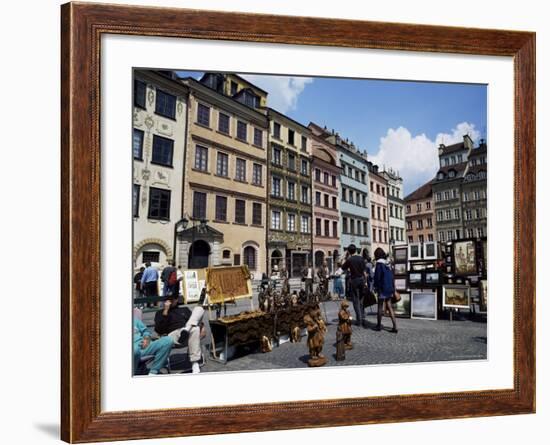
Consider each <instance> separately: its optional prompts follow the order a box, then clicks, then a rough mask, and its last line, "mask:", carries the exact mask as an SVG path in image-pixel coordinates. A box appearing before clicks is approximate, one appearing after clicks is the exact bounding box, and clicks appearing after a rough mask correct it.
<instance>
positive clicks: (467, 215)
mask: <svg viewBox="0 0 550 445" xmlns="http://www.w3.org/2000/svg"><path fill="white" fill-rule="evenodd" d="M464 218H465V219H466V221H469V220H471V219H472V211H471V210H470V209H468V210H466V212H465V213H464Z"/></svg>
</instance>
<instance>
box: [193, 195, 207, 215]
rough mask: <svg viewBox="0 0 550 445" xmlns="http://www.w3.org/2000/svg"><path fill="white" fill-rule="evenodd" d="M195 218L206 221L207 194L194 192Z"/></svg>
mask: <svg viewBox="0 0 550 445" xmlns="http://www.w3.org/2000/svg"><path fill="white" fill-rule="evenodd" d="M193 218H198V219H206V193H203V192H193Z"/></svg>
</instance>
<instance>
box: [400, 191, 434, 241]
mask: <svg viewBox="0 0 550 445" xmlns="http://www.w3.org/2000/svg"><path fill="white" fill-rule="evenodd" d="M405 220H406V227H407V242H408V243H409V244H411V243H424V242H427V241H435V240H436V233H435V231H436V229H435V219H434V200H433V193H432V184H431V181H430V182H427V183H426V184H424V185H422V186H420V187H419V188H418V189H416V190H415V191H414V192H412V193H410V194H409V195H407V196H406V197H405Z"/></svg>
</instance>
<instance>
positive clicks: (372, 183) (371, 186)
mask: <svg viewBox="0 0 550 445" xmlns="http://www.w3.org/2000/svg"><path fill="white" fill-rule="evenodd" d="M370 191H371V192H374V182H372V181H371V182H370Z"/></svg>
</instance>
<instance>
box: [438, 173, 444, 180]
mask: <svg viewBox="0 0 550 445" xmlns="http://www.w3.org/2000/svg"><path fill="white" fill-rule="evenodd" d="M444 178H445V174H444V173H443V172H439V173H438V174H437V179H439V180H442V179H444Z"/></svg>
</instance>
